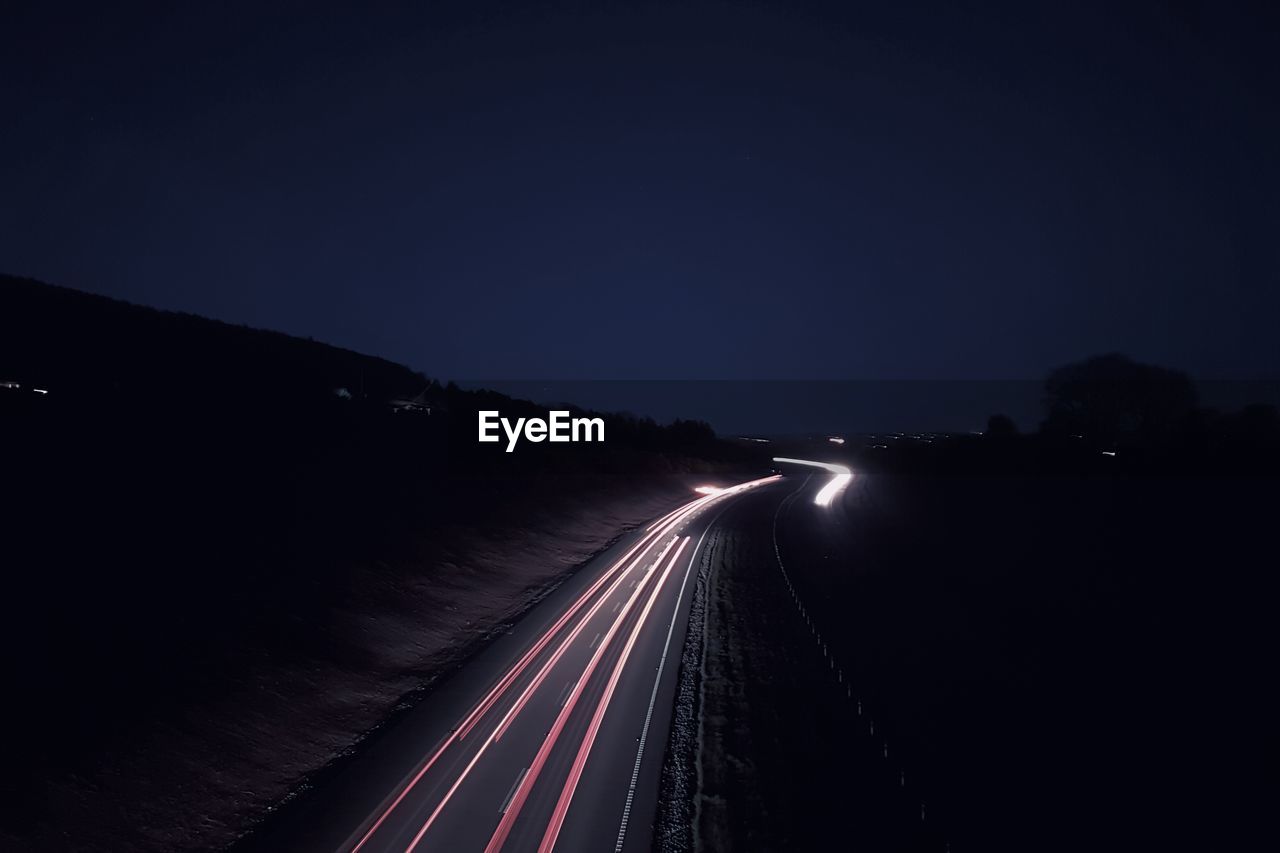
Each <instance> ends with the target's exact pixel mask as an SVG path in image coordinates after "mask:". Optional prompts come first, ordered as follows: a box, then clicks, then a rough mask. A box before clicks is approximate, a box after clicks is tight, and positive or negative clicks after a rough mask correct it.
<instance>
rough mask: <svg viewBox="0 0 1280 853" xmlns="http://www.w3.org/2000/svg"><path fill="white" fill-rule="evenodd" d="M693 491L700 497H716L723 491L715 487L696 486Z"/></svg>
mask: <svg viewBox="0 0 1280 853" xmlns="http://www.w3.org/2000/svg"><path fill="white" fill-rule="evenodd" d="M694 491H695V492H697V493H698V494H700V495H718V494H720V493H721V492H722V491H724V490H723V489H718V488H716V487H715V486H698V488H696V489H694Z"/></svg>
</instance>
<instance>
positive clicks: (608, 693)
mask: <svg viewBox="0 0 1280 853" xmlns="http://www.w3.org/2000/svg"><path fill="white" fill-rule="evenodd" d="M688 544H689V537H687V536H686V537H684V538H683V539H682V540H680V547H679V548H677V549H676V552H675V553H674V554H672V555H671V561H670V562H668V563H667V567H666V569H664V570H663V572H662V577H660V578H659V579H658V582H657V584H655V585H654V587H653V590H652V591H651V592H650V593H649V600H648V601H646V602H645V604H644V608H643V609H642V610H641V611H640V618H638V619H637V620H636V623H635V625H634V626H632V628H631V634H630V636H628V637H627V643H626V645H625V646H623V647H622V655H621V656H620V657H619V658H618V661H617V663H615V664H614V665H613V672H612V673H610V675H609V683H608V685H606V687H605V691H604V695H603V696H601V697H600V701H599V702H598V703H597V704H596V710H595V713H594V714H592V716H591V725H590V726H589V727H588V729H587V733H586V735H585V736H584V737H583V738H582V744H581V745H580V746H579V747H578V755H577V757H576V758H575V759H574V761H573V766H572V768H571V769H570V770H569V778H568V779H567V780H565V783H564V787H563V788H562V789H561V791H560V799H559V801H558V802H557V803H556V807H555V811H553V812H552V814H551V821H550V823H548V824H547V831H546V833H544V834H543V836H542V844H541V845H539V847H538V853H551V851H552V849H553V848H554V847H555V846H556V839H557V838H559V837H560V828H561V827H562V826H564V817H565V814H567V813H568V811H569V805H570V803H572V802H573V794H574V792H575V791H577V790H578V780H579V779H581V778H582V769H583V768H584V767H585V766H586V764H587V758H588V757H589V756H590V755H591V748H592V747H593V746H595V742H596V735H597V734H599V733H600V723H601V722H602V721H603V720H604V715H605V712H606V711H608V710H609V703H610V702H611V701H613V693H614V690H615V689H616V688H617V686H618V679H620V678H621V677H622V670H623V667H625V666H626V665H627V658H629V657H631V649H632V648H634V647H635V644H636V638H637V637H639V636H640V629H641V628H643V627H644V626H645V623H646V622H648V621H649V611H651V610H652V609H653V604H654V602H655V601H657V600H658V595H659V593H661V592H662V588H663V586H665V585H666V582H667V577H668V576H669V575H670V574H671V569H672V568H673V567H674V566H675V564H676V561H677V560H679V559H680V554H681V553H682V552H683V551H684V546H686V545H688ZM677 604H678V602H677Z"/></svg>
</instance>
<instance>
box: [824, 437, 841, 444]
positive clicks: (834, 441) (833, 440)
mask: <svg viewBox="0 0 1280 853" xmlns="http://www.w3.org/2000/svg"><path fill="white" fill-rule="evenodd" d="M827 441H829V442H831V443H832V444H844V439H843V438H840V437H838V436H834V435H833V436H831V437H830V438H828V439H827Z"/></svg>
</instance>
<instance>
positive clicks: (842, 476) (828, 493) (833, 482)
mask: <svg viewBox="0 0 1280 853" xmlns="http://www.w3.org/2000/svg"><path fill="white" fill-rule="evenodd" d="M773 461H774V462H783V463H787V464H791V465H808V466H810V467H812V468H823V469H825V470H827V471H830V472H831V473H832V474H834V475H835V476H833V477H832V478H831V479H830V480H829V481H827V484H826V485H825V486H823V487H822V489H821V490H820V491H819V492H818V494H816V495H814V497H813V502H814V503H815V504H817V505H818V506H831V502H832V501H834V500H835V499H836V497H837V496H838V495H839V494H840V493H841V492H843V491H844V490H845V487H846V486H848V485H849V483H850V482H851V481H852V480H853V472H852V471H850V470H849V469H848V468H846V467H845V466H843V465H836V464H835V463H833V462H814V461H813V460H812V459H789V458H787V457H785V456H775V457H774V458H773Z"/></svg>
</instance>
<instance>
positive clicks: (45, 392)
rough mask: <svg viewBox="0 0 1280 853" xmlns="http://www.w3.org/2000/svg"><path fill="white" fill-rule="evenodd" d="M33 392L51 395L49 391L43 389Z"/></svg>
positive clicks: (34, 389) (36, 389)
mask: <svg viewBox="0 0 1280 853" xmlns="http://www.w3.org/2000/svg"><path fill="white" fill-rule="evenodd" d="M31 390H32V391H35V392H36V393H37V394H48V393H49V392H48V391H46V390H44V389H43V388H32V389H31Z"/></svg>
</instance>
